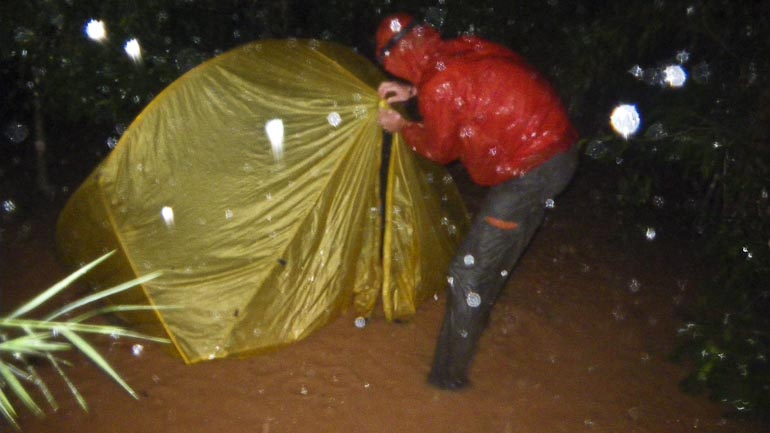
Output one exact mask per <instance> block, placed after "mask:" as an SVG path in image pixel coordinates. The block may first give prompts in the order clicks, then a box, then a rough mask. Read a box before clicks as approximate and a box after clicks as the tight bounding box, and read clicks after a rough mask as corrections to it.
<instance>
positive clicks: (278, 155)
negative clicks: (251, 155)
mask: <svg viewBox="0 0 770 433" xmlns="http://www.w3.org/2000/svg"><path fill="white" fill-rule="evenodd" d="M265 132H267V138H268V139H269V140H270V147H271V149H272V151H273V158H274V159H275V160H276V161H280V160H281V159H282V158H283V120H281V119H273V120H268V121H267V123H265Z"/></svg>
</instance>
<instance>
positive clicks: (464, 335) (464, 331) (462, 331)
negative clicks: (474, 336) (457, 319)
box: [460, 329, 468, 338]
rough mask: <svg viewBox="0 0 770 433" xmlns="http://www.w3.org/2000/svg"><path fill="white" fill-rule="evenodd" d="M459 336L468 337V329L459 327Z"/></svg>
mask: <svg viewBox="0 0 770 433" xmlns="http://www.w3.org/2000/svg"><path fill="white" fill-rule="evenodd" d="M460 337H462V338H468V331H466V330H465V329H461V330H460Z"/></svg>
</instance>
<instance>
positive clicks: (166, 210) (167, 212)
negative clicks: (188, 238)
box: [160, 206, 174, 228]
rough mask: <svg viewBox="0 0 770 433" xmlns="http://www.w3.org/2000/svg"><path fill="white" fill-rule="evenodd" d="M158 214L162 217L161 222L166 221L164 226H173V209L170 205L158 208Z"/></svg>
mask: <svg viewBox="0 0 770 433" xmlns="http://www.w3.org/2000/svg"><path fill="white" fill-rule="evenodd" d="M160 215H161V217H163V222H165V223H166V227H168V228H173V227H174V209H173V208H172V207H171V206H163V208H162V209H161V210H160Z"/></svg>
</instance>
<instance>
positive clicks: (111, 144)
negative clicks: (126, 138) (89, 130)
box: [107, 137, 118, 149]
mask: <svg viewBox="0 0 770 433" xmlns="http://www.w3.org/2000/svg"><path fill="white" fill-rule="evenodd" d="M117 145H118V139H117V137H109V138H108V139H107V147H109V148H110V149H114V148H115V146H117Z"/></svg>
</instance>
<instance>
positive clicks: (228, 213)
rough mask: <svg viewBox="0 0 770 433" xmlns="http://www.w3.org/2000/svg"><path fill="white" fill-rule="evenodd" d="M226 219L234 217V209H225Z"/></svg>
mask: <svg viewBox="0 0 770 433" xmlns="http://www.w3.org/2000/svg"><path fill="white" fill-rule="evenodd" d="M225 219H228V220H231V219H233V210H232V209H226V210H225Z"/></svg>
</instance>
